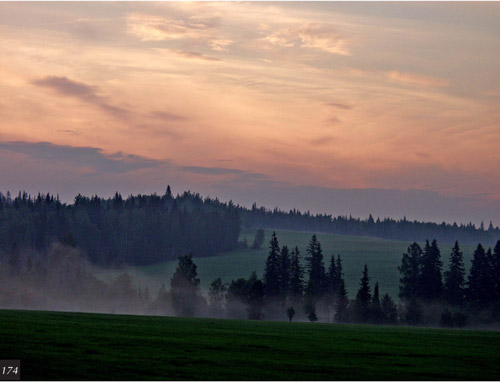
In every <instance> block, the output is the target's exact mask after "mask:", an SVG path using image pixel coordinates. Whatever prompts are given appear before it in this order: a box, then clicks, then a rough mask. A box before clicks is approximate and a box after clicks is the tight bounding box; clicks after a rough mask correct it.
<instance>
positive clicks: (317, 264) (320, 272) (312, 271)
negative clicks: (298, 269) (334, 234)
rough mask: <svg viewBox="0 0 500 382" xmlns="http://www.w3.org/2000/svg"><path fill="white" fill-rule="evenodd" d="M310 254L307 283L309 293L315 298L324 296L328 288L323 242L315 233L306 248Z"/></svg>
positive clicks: (307, 258)
mask: <svg viewBox="0 0 500 382" xmlns="http://www.w3.org/2000/svg"><path fill="white" fill-rule="evenodd" d="M306 252H307V254H308V255H309V256H308V257H306V260H307V262H308V270H309V281H308V284H307V294H308V296H309V297H310V298H311V299H313V300H316V299H319V298H321V297H323V296H324V294H325V289H326V273H325V265H324V264H323V250H322V249H321V244H320V242H319V241H318V239H317V238H316V235H313V236H312V238H311V240H310V241H309V244H308V246H307V250H306Z"/></svg>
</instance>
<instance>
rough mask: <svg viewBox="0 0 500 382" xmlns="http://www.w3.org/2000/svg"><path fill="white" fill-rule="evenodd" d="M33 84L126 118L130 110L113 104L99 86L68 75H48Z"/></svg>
mask: <svg viewBox="0 0 500 382" xmlns="http://www.w3.org/2000/svg"><path fill="white" fill-rule="evenodd" d="M32 84H33V85H36V86H39V87H42V88H48V89H50V90H52V91H54V92H55V93H56V94H58V95H62V96H70V97H75V98H77V99H79V100H81V101H84V102H87V103H89V104H92V105H95V106H97V107H99V108H100V109H102V110H104V111H105V112H106V113H109V114H111V115H113V116H114V117H118V118H125V117H126V116H127V115H128V113H129V111H128V110H125V109H123V108H121V107H118V106H115V105H112V104H111V103H110V102H109V101H108V99H107V98H106V97H104V96H102V95H100V94H99V88H98V87H97V86H93V85H88V84H86V83H83V82H80V81H75V80H72V79H70V78H67V77H60V76H46V77H43V78H40V79H36V80H33V81H32Z"/></svg>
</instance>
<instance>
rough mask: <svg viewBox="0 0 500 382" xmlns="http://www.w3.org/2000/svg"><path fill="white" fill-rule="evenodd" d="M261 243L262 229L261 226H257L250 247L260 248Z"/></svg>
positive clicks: (262, 239) (262, 242)
mask: <svg viewBox="0 0 500 382" xmlns="http://www.w3.org/2000/svg"><path fill="white" fill-rule="evenodd" d="M273 233H274V232H273ZM262 244H264V230H263V229H262V228H259V229H258V230H257V232H256V233H255V238H254V240H253V244H252V249H260V248H261V247H262Z"/></svg>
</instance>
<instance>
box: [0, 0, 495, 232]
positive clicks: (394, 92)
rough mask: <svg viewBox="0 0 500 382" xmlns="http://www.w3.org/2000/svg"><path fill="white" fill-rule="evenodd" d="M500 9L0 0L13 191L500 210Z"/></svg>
mask: <svg viewBox="0 0 500 382" xmlns="http://www.w3.org/2000/svg"><path fill="white" fill-rule="evenodd" d="M499 18H500V6H499V4H498V3H453V4H451V3H384V4H382V3H267V2H266V3H205V2H203V3H186V2H182V3H175V2H174V3H150V2H148V3H133V2H123V3H57V4H54V3H2V4H0V36H1V37H0V53H1V54H0V78H1V79H0V84H1V86H0V118H1V120H2V124H1V126H0V173H1V175H2V184H1V188H2V191H3V192H5V191H7V189H10V190H11V191H13V192H17V191H18V190H19V189H26V190H27V191H29V192H33V193H36V192H38V191H42V192H47V191H49V192H54V193H59V194H60V195H61V197H62V198H63V200H66V201H69V200H72V198H73V197H74V196H75V195H76V194H77V193H78V192H81V193H86V194H95V193H96V194H100V195H111V194H112V193H114V192H115V191H116V190H118V191H120V192H121V193H122V194H124V195H126V194H129V193H138V192H141V193H150V192H152V191H156V192H159V193H160V192H161V193H162V192H164V189H165V186H166V184H168V183H169V184H172V185H174V192H178V191H182V190H185V189H193V190H196V191H199V192H201V193H202V194H204V195H212V196H218V197H221V198H223V199H233V200H234V201H235V202H237V203H241V204H245V205H251V203H253V202H257V203H258V204H259V205H260V204H263V205H265V206H268V207H274V206H275V205H277V206H279V207H281V208H293V207H297V208H300V209H304V210H305V209H310V210H311V211H313V212H326V213H334V214H350V213H351V214H353V215H355V216H367V215H368V213H370V212H371V213H373V214H374V215H375V216H392V217H402V216H403V215H406V216H407V217H409V218H410V219H413V218H418V219H424V220H434V221H442V220H447V221H458V222H468V221H470V220H472V221H473V222H476V223H478V222H480V221H481V220H484V221H485V223H488V222H489V220H493V223H494V224H495V225H498V224H500V221H499V220H498V216H500V178H499V177H498V168H499V164H500V151H499V150H498V145H499V142H500V122H499V120H500V119H499V118H500V111H499V108H498V105H499V101H500V92H499V90H498V89H500V74H499V71H498V68H499V67H500V50H499V49H498V46H499V45H500V26H499V23H498V19H499Z"/></svg>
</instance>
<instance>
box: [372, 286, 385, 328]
mask: <svg viewBox="0 0 500 382" xmlns="http://www.w3.org/2000/svg"><path fill="white" fill-rule="evenodd" d="M369 315H370V321H371V322H373V323H375V324H379V323H381V322H382V321H383V315H382V307H381V305H380V296H379V290H378V282H377V283H375V287H374V288H373V297H372V301H371V304H370V314H369Z"/></svg>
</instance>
